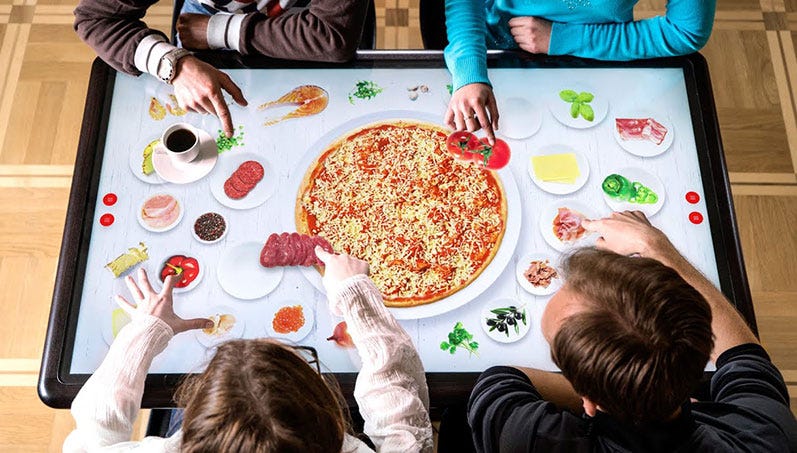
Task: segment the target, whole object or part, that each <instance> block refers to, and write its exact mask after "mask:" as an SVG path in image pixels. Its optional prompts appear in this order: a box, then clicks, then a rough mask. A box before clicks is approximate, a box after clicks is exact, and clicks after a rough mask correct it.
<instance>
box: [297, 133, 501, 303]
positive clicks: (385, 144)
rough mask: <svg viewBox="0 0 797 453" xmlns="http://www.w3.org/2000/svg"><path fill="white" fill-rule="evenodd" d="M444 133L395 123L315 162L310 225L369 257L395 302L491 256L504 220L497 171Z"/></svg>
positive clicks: (472, 272) (442, 288) (459, 277)
mask: <svg viewBox="0 0 797 453" xmlns="http://www.w3.org/2000/svg"><path fill="white" fill-rule="evenodd" d="M445 146H446V134H445V133H444V132H443V131H441V130H439V129H437V128H435V127H434V126H431V125H422V124H411V123H405V122H395V123H389V124H383V125H378V126H372V127H369V128H366V129H363V130H361V131H360V132H357V133H355V134H352V135H351V136H349V137H348V138H346V139H345V140H342V141H339V142H338V143H336V144H335V145H333V146H332V147H331V148H330V149H328V150H327V151H326V152H325V153H324V154H322V155H321V157H320V158H319V159H318V161H317V162H318V163H317V165H316V166H315V167H314V168H311V169H310V171H311V172H312V173H311V174H310V182H309V185H308V187H307V190H306V191H305V193H303V194H302V195H301V198H300V200H299V202H300V203H301V206H300V209H301V210H303V211H304V214H305V215H306V218H307V223H308V224H307V227H308V229H309V230H310V231H309V232H310V234H315V235H320V236H323V237H324V238H326V239H327V240H328V241H329V242H330V244H331V245H332V246H333V247H334V248H335V250H339V251H345V252H346V253H348V254H350V255H353V256H356V257H359V258H361V259H364V260H366V261H368V262H369V263H370V265H371V278H372V279H373V281H374V283H375V284H376V286H377V287H378V288H379V289H380V290H381V292H382V294H383V295H384V296H385V299H386V300H388V301H416V302H420V303H423V302H429V301H431V300H434V299H435V298H436V297H439V296H440V295H444V294H447V293H450V292H452V290H455V289H460V288H461V287H464V286H465V285H467V284H468V283H470V281H471V280H472V279H473V278H475V276H476V275H478V273H479V272H480V271H481V270H482V269H483V268H484V267H486V266H487V264H489V259H490V258H491V257H492V255H493V253H492V251H493V250H495V249H496V248H497V247H498V245H499V243H500V239H501V237H503V231H504V229H505V221H504V218H503V214H502V212H503V210H504V206H505V201H504V195H503V189H502V188H501V186H500V184H499V183H498V181H497V180H496V179H495V177H494V176H493V174H492V172H490V171H486V170H482V169H481V168H479V167H477V166H475V165H467V164H462V163H460V162H458V161H455V160H454V159H453V158H452V157H451V156H450V155H449V154H448V153H447V152H446V151H445Z"/></svg>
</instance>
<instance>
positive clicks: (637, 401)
mask: <svg viewBox="0 0 797 453" xmlns="http://www.w3.org/2000/svg"><path fill="white" fill-rule="evenodd" d="M563 270H564V273H565V277H566V278H565V281H566V285H567V287H568V288H569V289H570V290H572V291H573V292H575V293H576V294H578V296H579V297H580V298H581V300H582V301H583V303H584V304H585V305H586V309H585V310H583V311H580V312H578V313H576V314H574V315H572V316H569V317H567V318H565V320H564V321H563V322H562V324H561V327H560V329H559V331H558V332H557V333H556V336H555V337H554V339H553V344H552V347H551V356H552V358H553V361H554V363H556V364H557V366H559V368H560V369H561V370H562V374H563V375H564V377H566V378H567V379H568V380H569V381H570V383H571V384H572V385H573V388H574V389H575V391H576V392H578V393H579V394H580V395H582V396H585V397H587V398H589V399H590V400H591V401H592V402H593V403H595V404H596V405H598V406H600V408H601V409H602V410H603V411H604V412H606V413H608V414H611V415H612V416H614V417H616V418H618V419H620V420H623V421H626V422H631V423H635V424H640V423H647V422H652V421H664V420H667V419H669V418H670V417H671V416H672V414H673V413H674V412H675V411H676V410H677V409H678V407H679V406H680V405H681V404H683V403H684V402H685V401H686V399H687V398H688V397H689V395H690V394H691V393H692V392H693V391H694V390H695V388H696V387H697V384H698V383H699V381H700V378H701V376H702V374H703V370H704V369H705V366H706V363H707V362H708V359H709V354H710V353H711V350H712V348H713V346H714V339H713V335H712V333H711V309H710V307H709V305H708V303H707V302H706V300H705V299H704V298H703V296H702V295H701V294H700V293H699V292H698V291H697V290H695V289H694V288H693V287H692V286H690V285H689V284H688V283H687V282H686V281H685V280H684V279H683V278H681V276H680V275H678V273H677V272H676V271H674V270H673V269H671V268H669V267H667V266H665V265H663V264H661V263H660V262H658V261H656V260H653V259H648V258H638V257H637V258H634V257H627V256H622V255H617V254H615V253H611V252H606V251H600V250H596V249H591V248H588V249H582V250H579V251H577V252H575V253H574V254H573V255H571V256H570V257H569V258H567V259H566V261H565V263H564V265H563Z"/></svg>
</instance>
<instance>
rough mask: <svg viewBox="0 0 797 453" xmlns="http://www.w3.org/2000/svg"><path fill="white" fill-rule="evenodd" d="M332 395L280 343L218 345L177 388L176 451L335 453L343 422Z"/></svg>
mask: <svg viewBox="0 0 797 453" xmlns="http://www.w3.org/2000/svg"><path fill="white" fill-rule="evenodd" d="M338 395H339V393H336V390H333V388H332V387H330V386H329V385H328V384H327V382H326V381H325V380H324V379H323V378H322V377H321V376H320V375H319V374H318V372H317V371H316V369H315V368H313V367H312V366H310V365H309V364H308V363H307V362H306V361H305V360H304V359H303V358H302V357H301V356H300V355H299V354H298V353H296V352H295V351H294V350H293V349H292V348H290V347H288V346H285V345H283V344H281V343H278V342H276V341H271V340H266V339H260V340H237V341H230V342H227V343H224V344H222V345H220V346H219V347H218V350H217V352H216V355H215V356H214V357H213V359H212V360H211V361H210V363H209V364H208V367H207V369H206V370H205V372H204V373H202V374H200V375H197V376H194V377H191V378H189V379H188V380H186V382H185V383H184V384H183V385H182V386H181V387H180V389H179V390H178V393H177V402H178V404H179V405H180V406H181V407H184V408H185V415H184V420H183V428H182V429H183V444H182V448H183V451H188V452H200V451H201V452H205V451H207V452H211V451H212V452H220V451H236V452H333V451H334V452H337V451H340V449H341V446H342V445H343V437H344V434H345V432H346V427H347V423H346V421H345V420H346V419H345V418H344V414H343V411H342V409H341V404H340V401H339V399H338Z"/></svg>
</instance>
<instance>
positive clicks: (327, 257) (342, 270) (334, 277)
mask: <svg viewBox="0 0 797 453" xmlns="http://www.w3.org/2000/svg"><path fill="white" fill-rule="evenodd" d="M315 255H316V256H317V257H318V259H319V260H321V262H322V263H324V267H325V269H324V278H323V279H322V282H323V283H324V288H326V289H327V294H329V293H331V292H332V291H333V290H334V289H335V287H336V286H337V285H338V284H339V283H340V282H342V281H343V280H346V279H347V278H349V277H353V276H355V275H368V272H369V266H368V263H367V262H365V261H363V260H360V259H357V258H354V257H353V256H349V255H345V254H343V255H333V254H331V253H329V252H327V251H326V250H324V249H322V248H321V247H319V246H316V248H315Z"/></svg>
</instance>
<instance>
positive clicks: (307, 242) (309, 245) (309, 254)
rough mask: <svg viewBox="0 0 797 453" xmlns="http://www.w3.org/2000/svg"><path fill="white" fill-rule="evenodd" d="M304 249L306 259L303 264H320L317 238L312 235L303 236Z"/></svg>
mask: <svg viewBox="0 0 797 453" xmlns="http://www.w3.org/2000/svg"><path fill="white" fill-rule="evenodd" d="M301 242H302V249H303V250H304V260H303V261H302V266H313V265H316V264H318V258H317V257H316V256H315V245H316V242H315V240H314V239H313V238H312V237H310V236H304V235H303V236H302V238H301Z"/></svg>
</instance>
